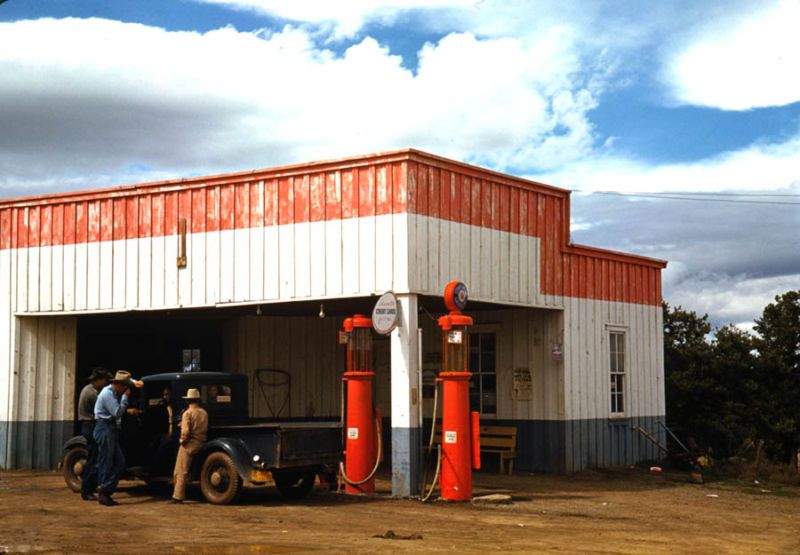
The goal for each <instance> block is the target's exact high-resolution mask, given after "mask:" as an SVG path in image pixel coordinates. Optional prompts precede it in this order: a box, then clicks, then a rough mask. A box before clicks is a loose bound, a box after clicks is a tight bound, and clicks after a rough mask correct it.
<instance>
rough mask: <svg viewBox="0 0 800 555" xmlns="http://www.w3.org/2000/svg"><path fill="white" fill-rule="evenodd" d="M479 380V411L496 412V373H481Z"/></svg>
mask: <svg viewBox="0 0 800 555" xmlns="http://www.w3.org/2000/svg"><path fill="white" fill-rule="evenodd" d="M481 380H482V391H481V404H482V407H481V412H483V413H486V414H495V413H496V412H497V375H496V374H483V375H482V376H481Z"/></svg>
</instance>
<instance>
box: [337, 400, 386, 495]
mask: <svg viewBox="0 0 800 555" xmlns="http://www.w3.org/2000/svg"><path fill="white" fill-rule="evenodd" d="M375 430H376V431H377V432H378V433H377V436H378V452H377V453H376V454H375V466H374V467H373V468H372V472H370V473H369V475H367V477H366V478H364V479H363V480H359V481H358V482H354V481H353V480H351V479H350V478H348V477H347V473H346V472H345V471H344V463H343V462H342V461H339V472H340V473H341V475H342V479H343V480H344V481H345V483H346V484H350V485H351V486H360V485H361V484H366V483H367V482H369V481H370V480H372V478H373V477H374V476H375V473H376V472H378V467H379V466H380V465H381V451H383V438H381V435H383V434H382V433H381V429H380V422H378V417H377V416H376V417H375Z"/></svg>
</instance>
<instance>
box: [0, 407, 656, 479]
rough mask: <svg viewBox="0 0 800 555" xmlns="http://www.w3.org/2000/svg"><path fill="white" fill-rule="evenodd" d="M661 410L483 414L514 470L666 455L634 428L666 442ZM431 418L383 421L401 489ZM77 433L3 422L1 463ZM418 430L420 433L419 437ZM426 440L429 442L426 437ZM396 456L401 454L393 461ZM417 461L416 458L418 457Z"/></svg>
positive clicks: (15, 464)
mask: <svg viewBox="0 0 800 555" xmlns="http://www.w3.org/2000/svg"><path fill="white" fill-rule="evenodd" d="M659 420H660V421H662V422H664V421H665V420H664V417H663V416H642V417H632V418H624V419H592V420H569V421H554V420H484V421H483V422H484V423H485V424H489V423H491V424H496V425H503V426H516V427H517V459H516V461H515V463H514V468H515V470H520V471H528V472H557V473H569V472H575V471H578V470H583V469H585V468H605V467H610V466H621V465H627V464H634V463H636V462H639V461H643V460H658V459H660V458H662V455H661V453H660V452H659V450H658V448H656V446H655V445H653V444H652V443H651V442H650V441H648V440H647V439H646V438H645V437H644V436H642V434H640V433H638V432H637V431H635V430H633V427H634V426H640V427H642V428H643V429H645V430H647V431H648V432H649V433H650V434H652V435H653V436H654V437H656V438H657V439H658V440H659V442H661V444H662V445H665V444H666V437H665V432H664V431H663V430H662V429H661V427H660V426H659V425H658V421H659ZM429 433H430V420H429V421H427V422H426V423H425V425H424V426H423V427H422V428H421V429H420V428H392V427H391V419H389V418H385V419H384V421H383V446H384V461H385V467H386V468H388V467H391V468H392V471H393V472H392V482H393V489H394V490H396V491H397V492H400V493H397V495H413V494H416V493H417V488H418V486H417V484H418V482H419V478H420V476H419V472H420V468H421V462H420V460H421V457H422V455H423V451H421V450H420V448H419V445H420V441H421V439H422V440H427V438H428V434H429ZM73 435H75V428H74V423H73V422H67V421H45V422H0V468H3V469H13V468H37V469H52V468H56V466H57V465H58V462H59V461H60V460H61V456H62V446H63V444H64V442H65V441H66V440H67V439H69V438H70V437H72V436H73ZM420 435H421V436H422V437H421V438H420ZM426 444H427V443H426ZM393 459H397V464H396V465H395V464H394V462H393ZM413 461H417V462H416V463H414V462H413ZM482 463H483V468H485V469H486V470H490V471H491V470H494V469H496V468H497V456H495V455H491V454H489V453H484V455H483V461H482Z"/></svg>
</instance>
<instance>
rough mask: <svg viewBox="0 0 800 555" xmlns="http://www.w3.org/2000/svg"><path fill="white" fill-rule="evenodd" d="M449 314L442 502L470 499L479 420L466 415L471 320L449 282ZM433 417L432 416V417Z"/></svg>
mask: <svg viewBox="0 0 800 555" xmlns="http://www.w3.org/2000/svg"><path fill="white" fill-rule="evenodd" d="M444 302H445V305H446V306H447V308H448V309H449V310H450V314H447V315H446V316H442V317H441V318H439V327H441V328H442V371H441V372H440V373H439V378H438V379H437V382H441V383H442V389H443V391H442V397H443V400H442V444H441V445H442V460H441V474H440V476H439V489H440V490H441V495H442V498H443V499H447V500H450V501H466V500H469V499H471V498H472V469H473V468H474V469H476V470H477V469H479V468H480V466H481V462H480V418H479V415H478V413H477V412H473V413H472V414H470V412H469V382H470V378H471V377H472V373H471V372H470V371H469V326H471V325H472V318H470V317H469V316H467V315H465V314H462V313H461V310H462V309H463V308H464V307H465V306H466V304H467V287H466V286H465V285H464V284H463V283H461V282H459V281H451V282H450V283H448V284H447V287H446V288H445V290H444ZM435 416H436V415H434V418H435Z"/></svg>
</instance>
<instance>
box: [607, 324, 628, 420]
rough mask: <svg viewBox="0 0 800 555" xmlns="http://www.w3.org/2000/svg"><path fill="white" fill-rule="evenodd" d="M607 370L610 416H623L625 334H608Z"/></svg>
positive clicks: (615, 332) (617, 332) (614, 331)
mask: <svg viewBox="0 0 800 555" xmlns="http://www.w3.org/2000/svg"><path fill="white" fill-rule="evenodd" d="M608 353H609V368H610V376H611V389H610V394H611V397H610V399H611V414H612V416H613V415H622V414H625V332H624V331H617V330H612V331H609V333H608Z"/></svg>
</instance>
